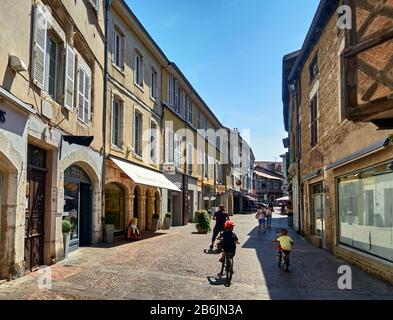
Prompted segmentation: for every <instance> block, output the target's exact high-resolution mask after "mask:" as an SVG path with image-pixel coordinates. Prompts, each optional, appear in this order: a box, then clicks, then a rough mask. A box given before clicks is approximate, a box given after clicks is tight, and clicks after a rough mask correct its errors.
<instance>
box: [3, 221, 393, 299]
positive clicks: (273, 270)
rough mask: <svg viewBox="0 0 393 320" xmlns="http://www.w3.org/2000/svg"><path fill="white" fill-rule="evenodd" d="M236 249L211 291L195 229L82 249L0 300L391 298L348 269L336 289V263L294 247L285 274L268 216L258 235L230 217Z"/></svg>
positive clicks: (209, 261) (212, 258)
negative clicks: (224, 278)
mask: <svg viewBox="0 0 393 320" xmlns="http://www.w3.org/2000/svg"><path fill="white" fill-rule="evenodd" d="M234 221H235V222H236V228H235V231H236V233H237V234H238V236H239V239H240V242H241V245H240V246H239V250H238V254H237V256H236V258H235V274H234V279H233V285H232V286H231V287H230V288H226V287H225V286H222V285H213V284H210V283H209V281H208V277H209V276H214V275H216V274H217V272H218V269H219V262H218V259H219V256H217V255H209V254H205V253H204V252H203V250H204V249H205V248H207V247H208V245H209V241H210V237H211V234H209V235H199V234H195V232H194V230H195V226H194V225H189V226H186V227H180V228H172V230H171V231H169V232H168V233H159V234H157V235H156V236H154V237H151V238H149V239H147V240H144V241H140V242H136V243H126V244H122V245H118V246H115V247H112V248H106V247H92V248H82V249H80V250H79V251H77V252H74V253H72V254H71V255H70V258H69V259H68V260H66V261H63V262H61V263H58V264H57V265H54V266H52V268H51V270H52V276H53V280H52V290H39V289H38V288H37V284H36V283H37V279H38V276H39V274H38V273H37V272H36V273H32V274H29V275H27V276H25V277H23V278H21V279H18V280H16V281H12V282H8V283H4V284H3V285H0V299H38V300H40V299H111V300H112V299H138V300H139V299H147V300H155V299H176V300H177V299H203V300H205V299H206V300H211V299H245V300H254V299H259V300H260V299H263V300H268V299H274V300H277V299H278V300H280V299H392V298H393V288H392V287H391V286H389V285H387V284H384V283H383V282H381V281H379V280H377V279H375V278H373V277H371V276H369V275H368V274H366V273H364V272H363V271H361V270H359V269H358V268H355V267H353V268H352V269H353V290H352V291H341V290H339V289H338V288H337V280H338V274H337V270H338V267H339V266H340V265H342V264H344V262H342V261H340V260H338V259H336V258H335V257H333V256H332V255H330V254H329V253H327V252H325V251H323V250H320V249H317V248H314V247H312V246H311V245H310V244H308V243H307V242H305V241H303V240H301V239H299V238H298V236H297V235H295V234H291V236H292V237H293V239H294V240H295V247H294V253H293V256H292V257H291V258H292V271H291V272H290V273H285V272H283V271H282V270H280V269H279V268H278V267H277V265H276V262H275V247H276V245H275V244H273V243H272V239H274V236H275V231H276V228H279V227H280V226H283V225H285V224H286V219H284V218H281V217H280V216H275V218H274V221H273V228H272V230H271V231H269V232H267V233H266V234H259V233H258V229H257V228H256V227H255V219H254V216H253V215H241V216H236V217H234Z"/></svg>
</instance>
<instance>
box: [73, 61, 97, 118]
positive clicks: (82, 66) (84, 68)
mask: <svg viewBox="0 0 393 320" xmlns="http://www.w3.org/2000/svg"><path fill="white" fill-rule="evenodd" d="M80 72H83V74H84V77H83V83H84V85H83V89H84V95H83V99H84V102H86V101H85V100H86V87H85V85H86V78H89V92H88V110H87V111H88V112H87V121H86V118H85V117H86V113H85V111H86V110H85V105H83V119H82V118H81V117H80V116H79V115H80V111H79V99H80V97H79V92H80V91H79V88H80V87H79V86H80ZM76 75H77V85H76V89H77V90H76V94H77V103H76V107H77V118H78V120H79V121H80V122H82V123H83V124H86V125H89V124H90V123H91V106H92V101H91V96H92V95H91V88H92V86H93V82H92V81H93V76H92V71H91V68H90V67H89V65H88V64H87V63H86V61H85V60H84V59H83V57H82V56H81V55H80V54H78V59H77V72H76Z"/></svg>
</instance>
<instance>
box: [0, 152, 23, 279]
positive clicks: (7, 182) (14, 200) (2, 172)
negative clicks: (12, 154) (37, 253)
mask: <svg viewBox="0 0 393 320" xmlns="http://www.w3.org/2000/svg"><path fill="white" fill-rule="evenodd" d="M23 179H25V175H24V174H23V175H22V176H20V175H19V172H18V169H17V167H16V166H14V164H13V163H12V161H11V160H10V159H9V158H8V157H6V156H5V155H4V154H3V153H2V152H0V279H4V278H7V277H8V276H9V275H11V274H13V275H21V274H23V272H24V266H23V260H24V252H23V248H24V246H23V242H22V243H18V244H17V240H16V239H19V238H21V237H20V236H21V235H23V236H24V225H22V226H17V225H16V221H17V219H15V217H22V216H24V214H25V212H24V207H23V206H22V205H18V203H22V200H23V199H22V198H23V197H25V194H24V191H25V182H24V180H23ZM23 236H22V239H24V237H23ZM16 247H18V248H21V250H16V249H15V248H16Z"/></svg>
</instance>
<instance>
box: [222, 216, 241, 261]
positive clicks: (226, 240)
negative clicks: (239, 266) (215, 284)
mask: <svg viewBox="0 0 393 320" xmlns="http://www.w3.org/2000/svg"><path fill="white" fill-rule="evenodd" d="M234 227H235V224H234V223H233V222H232V221H227V222H225V225H224V232H223V233H222V235H221V236H220V239H222V249H223V251H224V252H223V254H222V257H221V259H220V262H223V261H224V259H225V255H226V254H229V255H231V257H232V258H233V257H234V256H235V254H236V245H237V244H240V242H239V239H238V237H237V236H236V234H235V233H234V232H233V228H234Z"/></svg>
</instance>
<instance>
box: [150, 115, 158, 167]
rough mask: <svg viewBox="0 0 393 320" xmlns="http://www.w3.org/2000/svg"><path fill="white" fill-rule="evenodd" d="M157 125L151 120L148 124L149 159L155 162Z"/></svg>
mask: <svg viewBox="0 0 393 320" xmlns="http://www.w3.org/2000/svg"><path fill="white" fill-rule="evenodd" d="M157 146H158V126H157V124H156V123H154V122H153V121H152V122H151V124H150V161H151V162H153V163H157V150H156V149H157Z"/></svg>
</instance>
